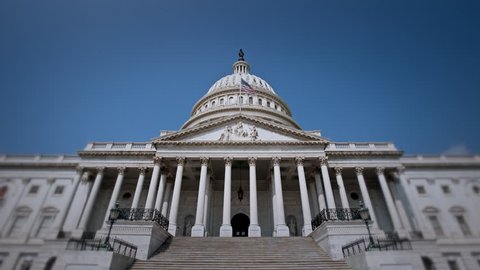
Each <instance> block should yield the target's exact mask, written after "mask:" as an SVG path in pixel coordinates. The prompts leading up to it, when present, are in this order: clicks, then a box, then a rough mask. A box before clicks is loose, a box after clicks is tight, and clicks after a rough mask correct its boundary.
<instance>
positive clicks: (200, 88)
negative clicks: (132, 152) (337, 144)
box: [0, 0, 480, 154]
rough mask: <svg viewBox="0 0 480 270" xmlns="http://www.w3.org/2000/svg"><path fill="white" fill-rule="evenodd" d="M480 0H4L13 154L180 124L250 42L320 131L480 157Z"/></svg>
mask: <svg viewBox="0 0 480 270" xmlns="http://www.w3.org/2000/svg"><path fill="white" fill-rule="evenodd" d="M478 14H480V2H479V1H341V0H340V1H253V0H246V1H228V0H227V1H153V0H152V1H122V0H116V1H110V0H105V1H65V0H58V1H50V0H46V1H22V0H2V1H0V130H1V132H0V153H18V154H24V153H44V154H55V153H64V154H74V153H75V152H76V151H77V150H80V149H82V148H83V147H84V146H85V145H86V143H87V142H90V141H148V140H149V139H151V138H153V137H155V136H157V135H158V134H159V131H160V130H177V129H179V128H180V126H181V125H182V124H183V123H184V122H185V121H186V120H187V119H188V117H189V114H190V110H191V108H192V106H193V105H194V103H195V102H196V101H197V100H198V99H199V98H200V97H202V96H203V95H204V94H205V93H206V91H207V90H208V88H209V87H210V86H211V85H212V84H213V83H214V82H215V81H216V80H217V79H219V78H220V77H222V76H224V75H227V74H230V73H231V65H232V63H233V62H234V61H235V60H236V58H237V52H238V49H239V48H243V50H244V51H245V58H246V60H247V61H248V62H249V63H250V64H251V71H252V73H254V74H256V75H258V76H260V77H262V78H263V79H265V80H267V81H268V82H269V83H270V84H271V85H272V86H273V88H274V89H275V90H276V92H277V93H278V94H279V95H280V96H281V97H282V98H283V99H284V100H285V101H286V102H287V103H288V104H289V106H290V108H291V110H292V112H293V116H294V119H295V120H296V121H297V122H298V123H299V124H300V126H301V127H302V128H303V129H306V130H321V131H322V135H323V136H325V137H327V138H329V139H331V140H335V141H392V142H394V143H396V145H397V147H398V148H400V149H402V150H404V151H405V152H406V153H407V154H441V153H444V152H445V151H447V150H448V149H451V148H452V147H453V149H456V151H454V152H465V151H466V150H468V152H470V153H480V140H479V138H480V124H479V123H480V113H479V108H478V107H479V103H480V94H479V90H480V89H479V86H480V68H479V67H480V31H479V29H480V16H478Z"/></svg>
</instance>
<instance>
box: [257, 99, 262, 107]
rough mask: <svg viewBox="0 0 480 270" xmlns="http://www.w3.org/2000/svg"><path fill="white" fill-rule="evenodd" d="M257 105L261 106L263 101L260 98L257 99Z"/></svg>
mask: <svg viewBox="0 0 480 270" xmlns="http://www.w3.org/2000/svg"><path fill="white" fill-rule="evenodd" d="M258 105H262V106H263V100H262V99H261V98H259V99H258Z"/></svg>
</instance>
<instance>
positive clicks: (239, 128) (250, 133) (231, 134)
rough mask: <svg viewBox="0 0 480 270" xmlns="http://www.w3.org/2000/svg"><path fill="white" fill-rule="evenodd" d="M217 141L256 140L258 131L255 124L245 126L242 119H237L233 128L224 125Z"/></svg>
mask: <svg viewBox="0 0 480 270" xmlns="http://www.w3.org/2000/svg"><path fill="white" fill-rule="evenodd" d="M218 140H219V141H233V140H251V141H257V140H258V131H257V128H256V127H255V126H252V127H251V128H249V129H248V128H247V127H244V126H243V123H242V121H239V122H238V123H237V124H236V125H235V126H234V127H233V128H232V127H231V126H229V125H227V126H226V127H225V129H224V130H223V132H222V134H221V135H220V138H218Z"/></svg>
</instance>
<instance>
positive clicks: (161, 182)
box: [155, 168, 167, 211]
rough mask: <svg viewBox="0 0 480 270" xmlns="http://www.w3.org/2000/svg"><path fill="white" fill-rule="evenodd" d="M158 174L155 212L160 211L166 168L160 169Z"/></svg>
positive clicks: (165, 180)
mask: <svg viewBox="0 0 480 270" xmlns="http://www.w3.org/2000/svg"><path fill="white" fill-rule="evenodd" d="M161 171H162V173H161V174H160V183H159V185H158V191H157V199H156V200H155V209H156V210H157V211H161V210H162V202H163V193H164V192H165V182H167V175H166V174H165V172H166V168H162V170H161Z"/></svg>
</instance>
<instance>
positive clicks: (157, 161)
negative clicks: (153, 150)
mask: <svg viewBox="0 0 480 270" xmlns="http://www.w3.org/2000/svg"><path fill="white" fill-rule="evenodd" d="M160 163H162V158H161V157H157V156H155V157H153V164H155V165H158V166H160Z"/></svg>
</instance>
